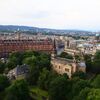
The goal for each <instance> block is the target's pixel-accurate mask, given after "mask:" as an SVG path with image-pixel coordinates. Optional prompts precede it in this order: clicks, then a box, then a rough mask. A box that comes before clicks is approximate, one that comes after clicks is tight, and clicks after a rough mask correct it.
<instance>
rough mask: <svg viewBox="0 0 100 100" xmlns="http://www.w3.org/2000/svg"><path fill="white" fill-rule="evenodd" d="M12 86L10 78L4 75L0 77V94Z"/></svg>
mask: <svg viewBox="0 0 100 100" xmlns="http://www.w3.org/2000/svg"><path fill="white" fill-rule="evenodd" d="M9 85H10V82H9V80H8V78H7V77H6V76H4V75H2V74H1V75H0V92H1V91H3V90H4V89H5V88H7V87H8V86H9Z"/></svg>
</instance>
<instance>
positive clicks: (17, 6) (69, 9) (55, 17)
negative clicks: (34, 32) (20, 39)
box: [0, 0, 100, 31]
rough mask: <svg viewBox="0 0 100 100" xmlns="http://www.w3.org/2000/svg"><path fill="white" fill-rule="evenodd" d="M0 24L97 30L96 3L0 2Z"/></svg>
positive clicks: (99, 19) (98, 13)
mask: <svg viewBox="0 0 100 100" xmlns="http://www.w3.org/2000/svg"><path fill="white" fill-rule="evenodd" d="M0 24H2V25H27V26H36V27H45V28H57V29H84V30H96V31H99V30H100V0H0Z"/></svg>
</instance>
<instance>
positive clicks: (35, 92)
mask: <svg viewBox="0 0 100 100" xmlns="http://www.w3.org/2000/svg"><path fill="white" fill-rule="evenodd" d="M30 92H31V97H32V98H33V99H35V100H46V99H47V98H48V92H47V91H44V90H42V89H40V88H38V87H30Z"/></svg>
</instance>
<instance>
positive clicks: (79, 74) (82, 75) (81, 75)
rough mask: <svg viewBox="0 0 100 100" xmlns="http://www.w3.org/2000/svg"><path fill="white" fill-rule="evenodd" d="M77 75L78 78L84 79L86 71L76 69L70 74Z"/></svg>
mask: <svg viewBox="0 0 100 100" xmlns="http://www.w3.org/2000/svg"><path fill="white" fill-rule="evenodd" d="M74 77H78V78H80V79H86V73H84V72H81V71H78V72H75V73H73V74H72V78H74Z"/></svg>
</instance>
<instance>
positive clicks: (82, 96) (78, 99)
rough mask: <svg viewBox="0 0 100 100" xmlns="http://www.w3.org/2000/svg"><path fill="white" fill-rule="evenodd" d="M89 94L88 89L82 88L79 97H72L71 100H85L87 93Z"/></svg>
mask: <svg viewBox="0 0 100 100" xmlns="http://www.w3.org/2000/svg"><path fill="white" fill-rule="evenodd" d="M89 92H90V88H87V87H86V88H84V89H82V90H81V91H80V93H79V95H78V96H76V97H74V98H73V100H87V96H88V93H89Z"/></svg>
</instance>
